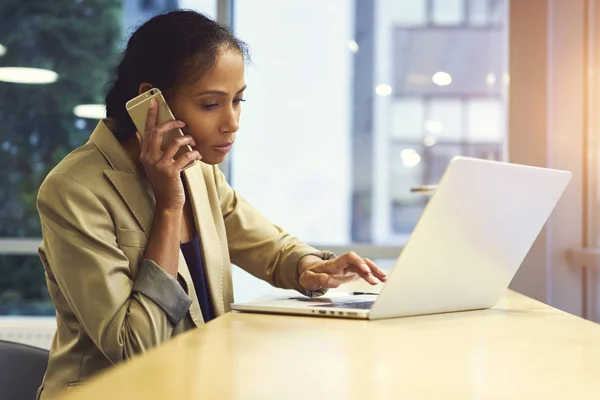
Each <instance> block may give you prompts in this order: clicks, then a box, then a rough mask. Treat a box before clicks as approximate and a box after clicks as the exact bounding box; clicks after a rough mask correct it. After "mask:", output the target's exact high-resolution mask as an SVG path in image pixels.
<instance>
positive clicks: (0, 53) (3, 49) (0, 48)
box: [0, 43, 6, 57]
mask: <svg viewBox="0 0 600 400" xmlns="http://www.w3.org/2000/svg"><path fill="white" fill-rule="evenodd" d="M5 54H6V47H4V46H2V44H1V43H0V57H2V56H3V55H5Z"/></svg>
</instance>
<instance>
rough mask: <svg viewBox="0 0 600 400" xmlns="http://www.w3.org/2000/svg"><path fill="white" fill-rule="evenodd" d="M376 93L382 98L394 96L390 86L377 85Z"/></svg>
mask: <svg viewBox="0 0 600 400" xmlns="http://www.w3.org/2000/svg"><path fill="white" fill-rule="evenodd" d="M375 93H377V94H378V95H380V96H389V95H390V94H392V87H391V86H390V85H377V86H376V87H375Z"/></svg>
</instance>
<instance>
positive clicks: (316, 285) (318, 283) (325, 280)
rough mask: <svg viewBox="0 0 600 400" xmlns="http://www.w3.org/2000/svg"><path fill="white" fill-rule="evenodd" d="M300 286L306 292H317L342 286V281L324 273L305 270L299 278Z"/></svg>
mask: <svg viewBox="0 0 600 400" xmlns="http://www.w3.org/2000/svg"><path fill="white" fill-rule="evenodd" d="M300 284H301V285H302V287H304V288H306V289H307V290H319V289H322V288H328V289H331V288H336V287H338V286H340V285H341V284H342V281H341V280H340V279H337V278H335V277H333V276H331V275H328V274H326V273H322V272H313V271H311V270H307V271H306V272H305V273H304V274H302V276H300Z"/></svg>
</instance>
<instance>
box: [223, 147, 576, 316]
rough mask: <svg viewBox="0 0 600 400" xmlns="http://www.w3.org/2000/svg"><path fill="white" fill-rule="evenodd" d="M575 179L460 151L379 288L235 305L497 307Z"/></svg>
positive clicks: (394, 309) (409, 309) (376, 311)
mask: <svg viewBox="0 0 600 400" xmlns="http://www.w3.org/2000/svg"><path fill="white" fill-rule="evenodd" d="M570 179H571V173H570V172H568V171H560V170H553V169H547V168H539V167H532V166H524V165H516V164H510V163H505V162H497V161H489V160H482V159H474V158H468V157H456V158H454V159H452V161H451V162H450V163H449V165H448V167H447V168H446V171H445V172H444V175H443V176H442V178H441V180H440V182H439V184H438V186H437V189H436V190H435V192H434V193H433V195H432V196H431V198H430V199H429V202H428V204H427V206H426V207H425V210H424V211H423V213H422V215H421V218H420V219H419V221H418V223H417V225H416V227H415V229H414V230H413V233H412V234H411V236H410V238H409V240H408V243H407V244H406V246H405V247H404V249H403V250H402V252H401V253H400V255H399V257H398V259H397V260H396V262H395V264H394V267H393V268H392V270H391V271H390V272H389V274H388V279H387V281H386V282H385V283H384V284H383V286H382V287H381V291H380V293H379V294H367V295H358V296H350V295H348V294H343V293H339V292H331V295H330V294H329V293H328V294H326V295H325V296H323V297H320V298H307V297H304V296H301V295H298V296H292V297H289V296H288V297H286V298H277V299H268V300H261V301H255V302H249V303H234V304H232V308H233V309H234V310H238V311H248V312H261V313H277V314H301V315H312V316H319V317H337V318H358V319H370V320H378V319H384V318H392V317H405V316H413V315H425V314H436V313H446V312H455V311H466V310H476V309H485V308H490V307H493V306H494V305H495V304H496V303H497V302H498V301H499V300H500V298H501V297H502V296H503V295H504V293H505V292H506V289H507V287H508V285H509V284H510V282H511V280H512V279H513V277H514V276H515V274H516V272H517V270H518V269H519V266H520V265H521V263H522V262H523V259H524V258H525V256H526V255H527V253H528V252H529V249H530V248H531V246H532V245H533V242H534V240H535V239H536V237H537V236H538V234H539V233H540V231H541V229H542V227H543V226H544V224H545V223H546V221H547V219H548V218H549V216H550V214H551V213H552V210H553V209H554V207H555V206H556V203H557V202H558V200H559V199H560V197H561V195H562V193H563V191H564V190H565V188H566V186H567V184H568V182H569V180H570Z"/></svg>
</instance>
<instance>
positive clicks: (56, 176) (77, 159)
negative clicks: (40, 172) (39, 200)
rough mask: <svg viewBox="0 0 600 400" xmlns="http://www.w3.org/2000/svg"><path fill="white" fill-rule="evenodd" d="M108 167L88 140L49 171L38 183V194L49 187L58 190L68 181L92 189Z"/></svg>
mask: <svg viewBox="0 0 600 400" xmlns="http://www.w3.org/2000/svg"><path fill="white" fill-rule="evenodd" d="M107 168H110V165H109V164H108V163H107V161H106V159H105V158H104V157H103V156H102V153H101V152H100V151H98V149H97V148H96V146H94V144H93V143H91V142H90V141H88V142H87V143H85V144H84V145H82V146H80V147H78V148H76V149H75V150H73V151H72V152H70V153H69V154H67V156H66V157H65V158H63V159H62V160H61V161H60V162H59V163H58V164H57V165H56V166H55V167H54V168H53V169H52V170H50V172H49V173H48V175H46V178H45V179H44V181H43V182H42V184H41V185H40V191H39V195H38V196H40V195H43V193H46V192H47V191H45V190H43V189H44V188H46V189H48V186H51V189H54V190H56V191H60V190H61V188H62V187H64V186H68V185H69V183H70V182H77V183H78V184H79V185H81V186H84V187H86V188H88V189H90V190H92V191H94V190H93V189H94V188H96V187H97V186H98V185H101V184H102V182H103V181H104V179H103V173H104V171H105V170H106V169H107Z"/></svg>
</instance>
